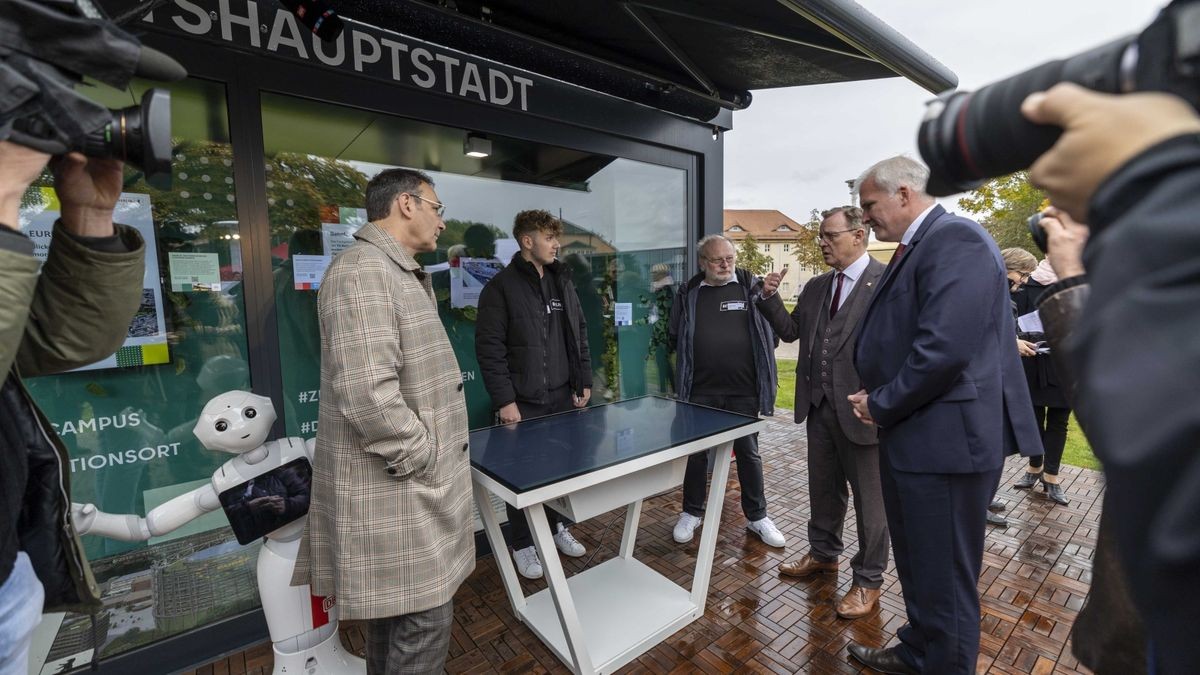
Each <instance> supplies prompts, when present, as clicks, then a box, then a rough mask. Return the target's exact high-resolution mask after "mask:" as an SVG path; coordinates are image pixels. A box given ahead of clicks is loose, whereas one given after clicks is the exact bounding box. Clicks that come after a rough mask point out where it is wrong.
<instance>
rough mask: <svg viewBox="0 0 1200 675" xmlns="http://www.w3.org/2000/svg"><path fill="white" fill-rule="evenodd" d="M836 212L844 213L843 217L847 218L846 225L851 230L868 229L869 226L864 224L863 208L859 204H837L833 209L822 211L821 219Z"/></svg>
mask: <svg viewBox="0 0 1200 675" xmlns="http://www.w3.org/2000/svg"><path fill="white" fill-rule="evenodd" d="M836 213H840V214H842V217H843V218H845V219H846V225H848V226H849V227H850V229H851V230H865V229H867V226H866V225H863V220H862V217H863V210H862V209H860V208H858V207H857V206H835V207H833V208H832V209H826V210H824V211H822V212H821V219H822V220H824V219H826V218H828V217H829V216H832V215H834V214H836Z"/></svg>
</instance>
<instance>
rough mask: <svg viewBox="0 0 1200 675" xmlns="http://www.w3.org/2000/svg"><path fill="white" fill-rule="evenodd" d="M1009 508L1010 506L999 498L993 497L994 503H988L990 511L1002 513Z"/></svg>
mask: <svg viewBox="0 0 1200 675" xmlns="http://www.w3.org/2000/svg"><path fill="white" fill-rule="evenodd" d="M1007 508H1008V507H1007V506H1005V505H1004V502H1002V501H1000V500H999V499H993V500H992V503H991V504H988V511H991V512H992V513H1000V512H1001V511H1003V510H1005V509H1007Z"/></svg>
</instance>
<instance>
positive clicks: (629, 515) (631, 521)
mask: <svg viewBox="0 0 1200 675" xmlns="http://www.w3.org/2000/svg"><path fill="white" fill-rule="evenodd" d="M641 518H642V500H640V499H639V500H637V501H636V502H634V503H632V504H630V505H629V506H627V507H626V508H625V531H624V532H623V533H622V534H621V557H622V558H625V559H626V560H632V559H633V544H634V542H636V541H637V531H638V521H639V520H641Z"/></svg>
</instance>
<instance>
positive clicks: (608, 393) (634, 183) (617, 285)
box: [262, 93, 687, 437]
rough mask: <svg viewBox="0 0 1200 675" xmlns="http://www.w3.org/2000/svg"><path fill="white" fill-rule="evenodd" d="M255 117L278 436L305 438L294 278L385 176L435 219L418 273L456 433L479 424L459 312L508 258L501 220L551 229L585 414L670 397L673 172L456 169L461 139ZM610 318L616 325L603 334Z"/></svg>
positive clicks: (599, 165)
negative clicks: (578, 321)
mask: <svg viewBox="0 0 1200 675" xmlns="http://www.w3.org/2000/svg"><path fill="white" fill-rule="evenodd" d="M262 102H263V112H262V115H263V130H264V152H265V156H266V173H267V197H268V199H267V202H268V213H269V220H270V224H271V246H272V249H271V253H272V263H273V269H274V273H275V297H276V309H277V312H278V314H277V317H278V322H279V334H280V362H281V366H282V368H281V370H282V372H283V378H284V393H285V403H284V405H285V410H284V412H285V422H286V426H287V431H288V433H289V434H294V435H302V436H307V437H311V436H313V435H314V434H315V433H316V431H317V428H316V427H317V425H316V422H317V408H318V399H319V389H320V383H319V376H320V367H319V359H320V343H319V337H318V328H317V323H316V295H317V289H318V288H319V280H318V281H316V283H315V284H314V283H313V282H314V280H316V275H309V274H308V271H310V270H312V269H314V268H320V265H322V264H327V261H328V259H330V258H332V256H334V255H337V253H338V252H340V251H341V250H342V249H343V248H345V247H346V246H348V245H350V243H352V242H353V233H354V231H355V230H357V228H358V227H359V226H361V225H362V224H363V222H365V212H364V211H363V208H362V206H363V204H362V200H363V193H364V191H365V187H366V183H367V181H368V180H369V179H370V178H371V177H373V176H374V175H375V174H377V173H378V172H379V171H382V170H383V169H385V168H388V167H391V166H404V167H409V168H416V169H421V170H423V171H426V172H427V173H429V175H430V176H431V177H432V179H433V180H434V182H435V183H436V185H437V191H438V195H439V197H440V198H441V200H442V201H443V202H444V203H446V204H448V205H449V208H448V209H447V211H446V214H445V223H446V229H445V231H444V232H443V233H442V234H441V235H440V236H439V237H438V250H437V252H436V253H433V254H425V255H422V256H419V257H418V259H419V260H420V262H422V263H423V264H424V265H425V269H426V271H428V272H430V273H431V274H432V282H433V287H434V292H435V296H436V299H437V303H438V309H439V313H440V314H441V317H442V321H443V324H444V325H445V327H446V332H447V334H448V335H449V337H450V342H451V344H452V345H453V346H454V350H455V354H456V356H457V358H458V362H459V366H460V368H461V370H462V373H463V380H464V384H465V393H466V396H467V407H468V412H469V416H470V424H471V426H472V428H478V427H481V426H486V425H488V424H491V423H492V420H493V417H492V408H491V401H490V400H489V399H488V397H487V393H486V392H485V391H484V388H483V381H482V378H481V377H480V376H479V366H478V362H477V360H476V358H475V349H474V345H475V302H474V299H475V298H477V297H478V292H479V289H480V288H482V285H483V284H484V283H486V281H487V279H488V278H490V275H491V274H494V272H495V269H496V268H497V267H498V266H500V265H504V264H507V263H508V261H509V260H510V259H511V258H512V256H513V255H514V254H515V253H516V251H517V248H518V247H517V244H516V241H515V240H513V238H512V236H511V228H512V219H513V217H514V216H515V215H516V214H517V213H518V212H519V211H522V210H525V209H531V208H539V209H545V210H547V211H550V212H551V213H554V214H556V215H557V216H559V218H561V219H562V221H563V227H564V233H563V235H562V236H561V237H560V242H561V248H560V250H559V259H560V260H562V261H563V262H564V263H565V264H567V265H568V266H569V267H570V269H571V272H572V275H573V278H574V281H575V285H576V288H577V289H578V292H579V296H580V304H581V306H582V308H583V312H584V318H585V320H586V322H587V331H588V344H589V346H590V348H591V351H592V363H593V366H594V368H595V369H596V373H595V374H594V378H593V379H594V382H595V389H594V391H593V396H592V399H593V401H596V402H598V403H600V402H605V401H612V400H619V399H623V398H630V397H635V396H641V395H643V394H646V393H667V392H669V391H670V389H671V388H672V383H671V379H672V374H671V357H670V356H669V355H668V349H667V344H666V323H667V318H668V317H669V314H670V302H671V300H672V298H673V292H674V280H676V279H681V278H682V277H683V275H684V260H683V257H684V250H685V247H686V237H687V209H686V194H687V190H686V178H687V176H686V173H685V172H684V171H683V170H681V169H675V168H670V167H664V166H658V165H653V164H646V163H643V162H637V161H633V160H629V159H624V158H614V157H609V156H604V155H597V154H594V153H587V152H583V151H579V150H573V149H569V148H561V147H555V146H549V145H544V144H539V143H533V142H529V141H523V140H519V139H511V138H504V137H500V136H495V135H489V138H491V139H492V141H493V151H492V154H491V155H490V156H489V157H486V158H472V157H466V156H464V155H463V153H462V142H463V137H464V134H465V133H466V132H465V131H464V130H461V129H453V128H450V127H445V126H440V125H435V124H429V123H425V122H419V121H416V120H410V119H404V118H399V117H392V116H388V115H380V114H376V113H372V112H369V111H362V110H354V109H349V108H343V107H338V106H333V105H329V104H323V103H318V102H313V101H308V100H302V99H297V98H293V97H288V96H282V95H277V94H266V93H265V94H263V96H262ZM297 256H299V257H297ZM314 266H315V267H314ZM654 269H658V270H659V273H658V277H655V276H654V274H655V273H654V272H653V270H654ZM664 280H667V281H666V282H665V283H664ZM618 314H619V315H621V316H628V317H629V319H628V321H626V322H623V324H622V325H620V326H617V325H616V323H615V321H616V319H617V317H618Z"/></svg>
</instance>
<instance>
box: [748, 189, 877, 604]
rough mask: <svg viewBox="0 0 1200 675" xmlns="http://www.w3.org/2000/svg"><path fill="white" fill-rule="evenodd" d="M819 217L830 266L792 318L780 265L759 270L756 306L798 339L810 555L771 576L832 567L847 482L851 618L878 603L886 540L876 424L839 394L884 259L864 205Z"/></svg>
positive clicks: (846, 389)
mask: <svg viewBox="0 0 1200 675" xmlns="http://www.w3.org/2000/svg"><path fill="white" fill-rule="evenodd" d="M821 215H822V217H823V220H822V221H821V225H820V231H819V234H818V237H817V239H818V243H819V244H820V246H821V255H822V256H823V257H824V258H825V264H827V265H829V266H830V267H832V268H833V269H832V270H830V271H829V272H826V273H825V274H822V275H820V276H818V277H816V278H815V279H813V280H811V281H809V282H808V283H807V284H805V285H804V290H803V291H801V293H800V298H799V299H798V300H797V301H796V308H795V309H794V310H792V313H791V315H790V316H789V315H788V313H787V310H786V309H785V308H784V306H783V302H782V301H781V300H780V298H779V295H778V293H776V292H775V291H776V290H777V289H778V288H779V283H780V281H781V280H782V279H783V276H784V274H785V273H786V272H787V269H786V268H785V269H784V270H783V272H779V273H776V272H772V273H771V274H768V275H767V276H766V279H765V280H764V283H763V300H762V301H760V303H759V306H760V308H761V311H762V313H763V315H765V316H766V317H767V319H768V320H769V321H770V322H771V326H772V327H774V329H775V333H776V334H777V335H778V336H779V338H780V339H781V340H783V341H784V342H794V341H796V340H803V343H802V345H801V349H800V353H799V360H798V361H797V362H796V423H797V424H799V423H800V422H804V421H805V420H807V422H808V424H807V428H806V431H807V433H808V499H809V506H810V513H811V515H810V517H809V520H808V542H809V552H808V553H807V554H805V555H804V556H802V557H801V558H800V559H799V560H795V561H792V562H785V563H783V564H782V565H780V566H779V573H780V574H783V575H785V576H789V577H797V578H805V577H811V576H813V575H815V574H835V575H836V574H837V569H838V557H839V556H841V554H842V549H843V547H842V524H843V523H844V522H845V520H846V504H847V501H848V500H847V490H846V485H847V484H849V486H850V489H851V491H852V492H853V495H854V516H855V524H856V525H857V529H858V553H857V554H855V556H854V557H853V558H852V559H851V560H850V569H851V570H853V582H852V584H851V586H850V590H849V591H848V592H847V593H846V594H845V595H844V596H842V598H841V599H840V600H839V601H838V603H837V606H836V610H837V613H838V616H840V617H842V618H843V619H858V618H861V617H864V616H867V615H868V614H870V613H871V612H873V611H875V609H876V608H877V607H878V606H879V595H880V590H879V589H880V587H881V586H882V585H883V570H884V569H885V568H886V567H887V562H888V546H889V545H890V544H889V541H888V530H887V516H886V515H885V514H884V511H883V492H882V490H881V488H880V485H879V439H878V437H877V435H876V430H875V426H874V425H866V424H862V423H860V422H859V421H858V419H857V418H856V417H855V416H854V409H853V407H851V405H850V401H849V399H848V398H847V397H848V396H850V395H851V394H853V393H855V392H857V391H858V390H859V388H860V387H861V383H862V380H861V379H859V377H858V371H856V370H855V369H854V344H855V342H856V341H857V339H858V325H859V322H860V321H861V320H862V317H863V314H864V313H866V310H867V305H869V304H871V296H872V295H873V294H874V293H875V288H876V286H878V284H879V278H880V277H881V276H883V270H884V265H883V263H881V262H879V261H878V260H875V259H874V258H872V257H871V256H870V255H867V231H866V226H865V225H863V221H862V209H860V208H858V207H856V206H839V207H838V208H835V209H830V210H828V211H826V212H824V213H823V214H821Z"/></svg>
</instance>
